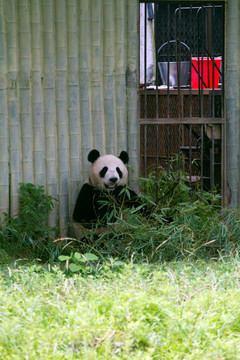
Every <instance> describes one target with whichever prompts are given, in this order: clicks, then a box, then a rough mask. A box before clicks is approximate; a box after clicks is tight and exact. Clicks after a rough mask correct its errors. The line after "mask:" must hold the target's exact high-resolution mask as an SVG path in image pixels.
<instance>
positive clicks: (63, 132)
mask: <svg viewBox="0 0 240 360" xmlns="http://www.w3.org/2000/svg"><path fill="white" fill-rule="evenodd" d="M66 13H67V10H66V0H58V1H57V2H56V1H55V14H56V18H55V23H56V80H55V81H56V117H57V136H58V182H59V224H60V230H61V234H63V235H66V231H67V223H68V214H69V207H68V206H69V198H68V193H69V187H68V186H69V167H68V158H69V151H68V150H69V144H68V121H67V21H66Z"/></svg>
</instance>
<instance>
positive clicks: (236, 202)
mask: <svg viewBox="0 0 240 360" xmlns="http://www.w3.org/2000/svg"><path fill="white" fill-rule="evenodd" d="M226 44H227V46H226V70H227V71H226V75H227V76H226V85H227V86H226V115H227V116H226V117H227V122H226V135H227V136H226V140H227V144H226V145H227V146H226V150H227V154H226V171H227V183H228V189H227V194H228V199H226V200H227V202H228V204H229V205H230V207H233V208H235V207H239V206H240V181H239V179H240V161H239V156H240V140H239V136H240V91H239V90H240V89H239V84H240V4H239V1H238V0H231V1H229V4H228V26H227V39H226Z"/></svg>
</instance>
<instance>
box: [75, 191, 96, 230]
mask: <svg viewBox="0 0 240 360" xmlns="http://www.w3.org/2000/svg"><path fill="white" fill-rule="evenodd" d="M94 195H96V194H95V191H94V187H93V186H91V185H89V184H83V186H82V188H81V190H80V192H79V194H78V197H77V201H76V204H75V207H74V210H73V219H74V220H75V221H76V222H79V223H82V224H84V223H89V222H91V221H94V220H96V218H97V216H96V213H95V211H94V202H95V201H94Z"/></svg>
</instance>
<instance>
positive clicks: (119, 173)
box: [116, 167, 123, 179]
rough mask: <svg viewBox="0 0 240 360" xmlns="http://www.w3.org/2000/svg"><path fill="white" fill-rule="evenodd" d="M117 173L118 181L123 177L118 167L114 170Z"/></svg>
mask: <svg viewBox="0 0 240 360" xmlns="http://www.w3.org/2000/svg"><path fill="white" fill-rule="evenodd" d="M116 170H117V172H118V175H119V177H120V179H121V178H122V176H123V173H122V172H121V170H120V169H119V167H117V168H116Z"/></svg>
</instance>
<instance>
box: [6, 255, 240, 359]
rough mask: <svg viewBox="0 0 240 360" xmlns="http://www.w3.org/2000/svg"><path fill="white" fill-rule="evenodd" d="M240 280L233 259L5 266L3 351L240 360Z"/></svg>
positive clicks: (239, 265)
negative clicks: (79, 268) (79, 267)
mask: <svg viewBox="0 0 240 360" xmlns="http://www.w3.org/2000/svg"><path fill="white" fill-rule="evenodd" d="M21 263H22V265H21V266H20V264H21ZM239 278H240V260H239V259H235V258H232V259H230V258H228V259H226V260H225V261H224V259H221V260H219V261H216V262H213V261H211V262H204V261H195V262H188V261H183V262H172V263H164V264H158V265H156V264H155V265H148V264H139V265H137V264H132V263H128V264H125V265H124V266H122V267H119V268H117V267H112V266H111V264H110V263H109V264H107V263H105V264H102V265H100V266H99V268H98V269H97V270H96V272H95V274H94V275H86V274H85V275H84V276H81V275H80V274H74V275H72V276H67V275H66V274H65V273H64V271H63V270H62V269H60V268H59V266H58V265H55V266H52V267H51V269H50V268H48V267H47V266H46V267H44V266H40V265H34V264H32V265H31V264H24V263H23V262H22V261H19V262H17V265H16V263H15V264H13V265H12V266H7V265H2V267H1V272H0V299H1V300H0V354H1V359H34V360H35V359H55V360H56V359H84V360H85V359H89V360H90V359H91V360H92V359H141V360H143V359H171V360H172V359H194V360H196V359H201V360H203V359H211V360H213V359H216V360H219V359H224V360H225V359H234V360H235V359H240V301H239V298H240V280H239Z"/></svg>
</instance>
